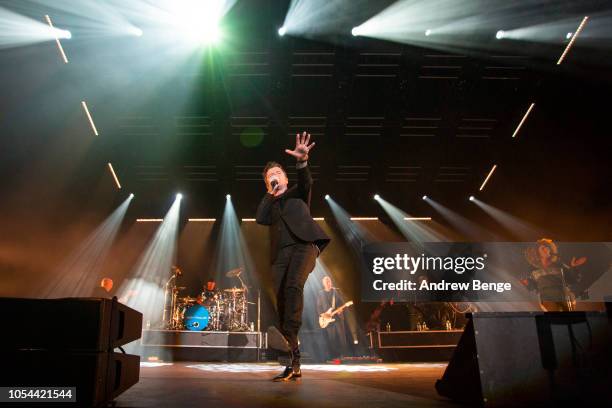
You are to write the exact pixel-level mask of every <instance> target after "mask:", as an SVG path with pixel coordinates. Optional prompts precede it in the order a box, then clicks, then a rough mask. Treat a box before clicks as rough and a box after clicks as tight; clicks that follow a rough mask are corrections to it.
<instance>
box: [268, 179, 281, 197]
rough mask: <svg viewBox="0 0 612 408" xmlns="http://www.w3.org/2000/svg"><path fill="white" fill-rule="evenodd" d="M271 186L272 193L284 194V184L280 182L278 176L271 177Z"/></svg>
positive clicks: (275, 194)
mask: <svg viewBox="0 0 612 408" xmlns="http://www.w3.org/2000/svg"><path fill="white" fill-rule="evenodd" d="M270 187H272V190H270V194H272V195H274V196H277V195H279V194H282V193H283V191H282V188H283V187H282V185H281V184H280V183H279V182H278V179H277V178H276V177H273V178H272V179H270Z"/></svg>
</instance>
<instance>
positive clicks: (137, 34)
mask: <svg viewBox="0 0 612 408" xmlns="http://www.w3.org/2000/svg"><path fill="white" fill-rule="evenodd" d="M132 33H133V34H134V35H135V36H136V37H142V34H143V32H142V30H141V29H140V28H137V27H135V28H134V29H133V30H132Z"/></svg>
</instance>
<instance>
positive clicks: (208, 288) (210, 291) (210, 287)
mask: <svg viewBox="0 0 612 408" xmlns="http://www.w3.org/2000/svg"><path fill="white" fill-rule="evenodd" d="M216 287H217V284H216V282H215V281H208V282H206V285H204V286H203V288H202V289H203V290H202V293H201V294H200V295H199V296H198V298H197V299H198V300H197V302H198V304H200V305H203V306H207V305H210V304H211V303H212V302H214V301H215V300H216V298H217V297H218V294H217V291H216V290H215V288H216Z"/></svg>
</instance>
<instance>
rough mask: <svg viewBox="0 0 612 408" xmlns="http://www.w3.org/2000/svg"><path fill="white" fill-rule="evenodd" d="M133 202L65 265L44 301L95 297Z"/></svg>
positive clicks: (120, 209) (106, 222)
mask: <svg viewBox="0 0 612 408" xmlns="http://www.w3.org/2000/svg"><path fill="white" fill-rule="evenodd" d="M133 198H134V196H132V195H130V196H129V197H128V198H126V199H125V200H124V201H123V203H122V204H121V205H120V206H119V207H117V209H115V211H113V213H112V214H110V215H109V216H108V217H107V218H106V220H104V222H103V223H102V224H100V225H99V226H98V227H97V228H96V229H95V231H93V232H92V233H91V234H89V236H87V237H86V238H85V239H84V240H83V242H82V243H81V244H80V245H79V246H78V248H76V249H75V250H74V251H73V252H72V253H71V254H70V255H69V256H68V258H66V259H65V260H64V261H63V262H62V264H61V266H60V267H59V268H58V270H57V271H55V273H54V274H52V277H53V282H52V283H51V284H49V285H47V287H46V289H45V291H44V297H63V296H91V294H92V291H93V290H94V288H95V287H96V285H97V284H98V282H99V278H100V272H101V271H102V268H103V266H104V263H105V260H106V258H107V256H108V254H109V251H110V248H111V246H112V244H113V242H115V238H116V236H117V233H118V232H119V229H120V227H121V224H122V222H123V219H124V218H125V214H126V212H127V209H128V207H129V205H130V203H131V202H132V199H133Z"/></svg>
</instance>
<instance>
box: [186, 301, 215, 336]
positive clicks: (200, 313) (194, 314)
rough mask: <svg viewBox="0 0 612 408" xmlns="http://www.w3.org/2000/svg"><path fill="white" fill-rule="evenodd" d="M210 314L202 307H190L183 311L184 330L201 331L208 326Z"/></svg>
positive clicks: (196, 305)
mask: <svg viewBox="0 0 612 408" xmlns="http://www.w3.org/2000/svg"><path fill="white" fill-rule="evenodd" d="M209 319H210V312H209V311H208V308H206V307H204V306H202V305H198V304H195V305H191V306H189V307H188V308H187V310H185V320H184V322H185V328H186V329H187V330H193V331H201V330H204V329H205V328H206V327H207V326H208V320H209Z"/></svg>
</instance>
